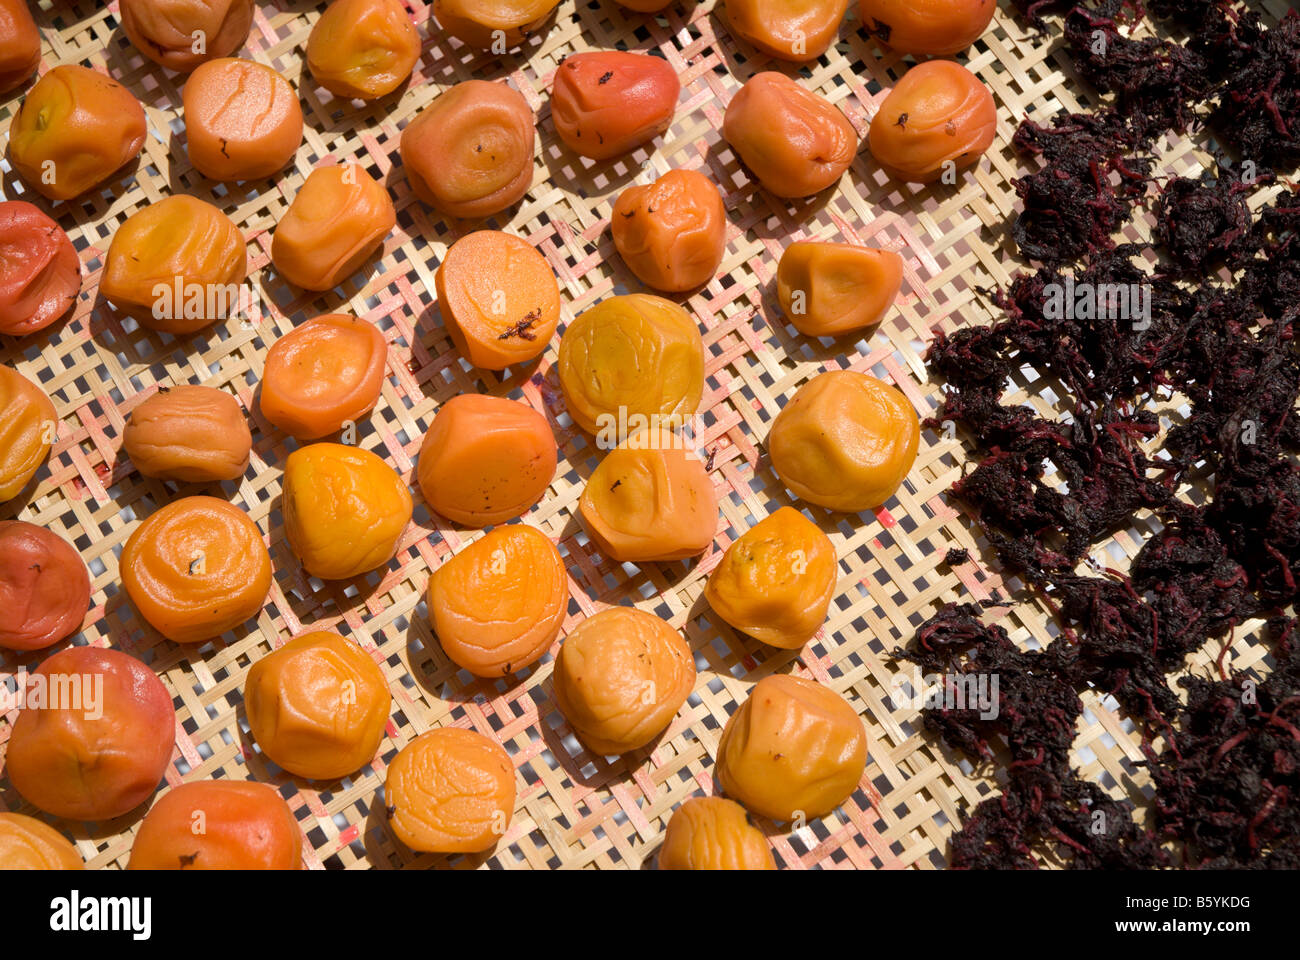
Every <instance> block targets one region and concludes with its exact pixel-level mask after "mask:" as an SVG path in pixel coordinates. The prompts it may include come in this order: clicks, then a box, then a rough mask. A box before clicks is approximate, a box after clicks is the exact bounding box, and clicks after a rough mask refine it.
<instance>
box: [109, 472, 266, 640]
mask: <svg viewBox="0 0 1300 960" xmlns="http://www.w3.org/2000/svg"><path fill="white" fill-rule="evenodd" d="M118 566H119V569H120V572H121V575H122V585H123V586H124V587H125V588H126V593H127V596H128V597H130V599H131V603H132V605H133V606H134V607H135V609H136V610H137V611H138V612H139V614H140V615H141V616H142V617H144V619H145V620H147V621H148V622H149V624H150V625H151V626H152V627H153V628H154V629H155V630H157V631H158V632H159V633H161V634H162V635H163V636H164V637H166V638H167V639H168V640H171V641H173V642H174V643H202V642H203V641H205V640H211V639H212V638H213V637H219V636H221V634H223V633H225V632H226V631H227V630H233V629H234V628H235V627H237V626H239V625H240V624H242V623H245V622H246V621H248V620H251V619H253V617H255V616H257V614H258V613H259V612H260V611H261V609H262V606H263V604H265V603H266V597H267V594H269V593H270V592H271V555H270V553H268V552H267V549H266V543H265V542H264V541H263V540H262V532H261V531H260V530H258V529H257V524H255V523H254V522H253V521H252V520H250V519H249V517H248V514H246V513H245V512H244V511H243V510H241V509H240V508H239V507H237V506H235V505H234V504H232V503H229V502H228V501H225V500H218V499H217V498H216V497H182V498H181V499H179V500H175V501H173V502H171V503H169V504H167V505H166V506H164V507H161V508H159V509H158V510H155V511H154V512H153V513H151V514H150V515H149V516H148V518H146V519H145V521H144V522H143V523H142V524H140V526H138V527H136V528H135V530H134V531H132V533H131V536H130V537H128V538H127V541H126V546H125V547H123V548H122V559H121V562H120V563H119V565H118Z"/></svg>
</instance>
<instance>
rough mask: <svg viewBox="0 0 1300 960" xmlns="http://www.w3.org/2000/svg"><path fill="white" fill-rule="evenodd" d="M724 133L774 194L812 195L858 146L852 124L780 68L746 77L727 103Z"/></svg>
mask: <svg viewBox="0 0 1300 960" xmlns="http://www.w3.org/2000/svg"><path fill="white" fill-rule="evenodd" d="M722 135H723V136H724V137H725V138H726V140H727V142H728V143H729V144H731V148H732V149H733V150H735V151H736V156H738V157H739V158H740V160H741V161H742V162H743V163H744V164H745V166H746V167H748V168H749V172H750V173H751V174H753V176H754V178H755V179H756V180H758V182H759V183H761V184H762V185H763V186H764V188H766V189H767V190H768V191H770V192H771V193H773V194H775V195H776V196H778V197H787V198H793V197H811V196H812V195H813V194H815V193H820V192H821V191H822V190H825V189H826V188H827V187H829V186H831V185H832V184H834V183H836V182H837V181H838V180H839V179H840V176H841V175H842V174H843V173H844V171H845V170H847V169H848V168H849V164H851V163H852V162H853V157H854V156H855V155H856V154H857V151H858V133H857V131H856V130H854V129H853V124H851V123H849V121H848V118H846V117H845V116H844V114H842V113H840V111H839V110H838V109H837V108H836V107H835V105H834V104H832V103H831V102H830V101H828V100H825V99H823V98H822V97H819V96H818V95H817V94H815V93H813V92H812V91H811V90H807V89H805V88H804V87H802V86H800V85H799V84H798V83H796V82H795V81H794V80H791V79H790V78H789V77H787V76H786V75H785V74H783V73H772V72H768V73H758V74H755V75H754V76H752V77H750V79H749V80H748V81H747V82H746V83H745V85H744V86H743V87H741V88H740V90H739V91H737V93H736V95H735V96H734V97H732V98H731V102H730V103H728V104H727V112H726V114H725V115H724V116H723V120H722Z"/></svg>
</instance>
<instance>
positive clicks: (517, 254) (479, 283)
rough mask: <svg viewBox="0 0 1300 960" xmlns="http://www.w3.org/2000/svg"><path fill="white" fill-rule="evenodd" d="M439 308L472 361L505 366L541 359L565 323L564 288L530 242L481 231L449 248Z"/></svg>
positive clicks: (438, 276)
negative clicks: (557, 330) (561, 308)
mask: <svg viewBox="0 0 1300 960" xmlns="http://www.w3.org/2000/svg"><path fill="white" fill-rule="evenodd" d="M434 281H435V284H436V286H437V289H438V309H439V310H441V311H442V322H443V323H444V324H445V325H446V327H447V332H448V333H449V334H451V339H452V340H453V341H455V343H456V347H457V349H458V350H460V352H461V354H462V355H463V356H464V357H465V359H467V360H468V361H469V362H470V363H472V364H474V366H476V367H483V368H484V369H486V370H504V369H505V368H506V367H509V366H511V365H513V364H517V363H527V362H528V361H529V360H532V359H533V358H535V357H537V356H538V355H539V354H540V353H542V351H544V350H545V349H546V347H547V344H549V343H550V341H551V337H553V336H554V335H555V328H556V326H557V325H558V324H559V322H560V287H559V284H558V283H556V280H555V274H554V273H553V272H552V271H551V267H550V264H548V263H547V262H546V258H545V257H543V256H542V255H541V254H540V253H538V252H537V249H536V248H535V247H533V245H532V244H530V243H528V242H527V241H526V240H521V239H519V238H518V237H516V236H512V235H511V234H508V233H502V232H500V231H499V230H478V231H475V232H474V233H470V234H467V235H465V236H463V237H461V238H460V239H459V240H457V241H456V242H455V243H453V244H452V245H451V247H450V248H449V249H448V250H447V255H446V256H445V257H443V259H442V263H441V264H440V265H439V267H438V271H437V273H435V274H434Z"/></svg>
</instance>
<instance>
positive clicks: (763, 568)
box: [704, 507, 838, 650]
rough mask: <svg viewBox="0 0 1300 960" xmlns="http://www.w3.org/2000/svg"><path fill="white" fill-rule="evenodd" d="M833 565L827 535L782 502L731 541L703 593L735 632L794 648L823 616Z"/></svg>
mask: <svg viewBox="0 0 1300 960" xmlns="http://www.w3.org/2000/svg"><path fill="white" fill-rule="evenodd" d="M837 566H838V564H837V561H836V557H835V547H834V546H832V545H831V541H830V538H829V537H827V536H826V534H824V533H822V531H821V529H820V528H819V527H818V526H817V525H816V524H815V523H813V522H812V521H811V520H809V519H808V518H807V517H805V516H804V515H803V514H802V513H800V512H799V511H798V510H796V509H794V508H793V507H782V508H781V509H779V510H777V511H776V512H775V513H773V514H771V515H770V516H768V517H765V518H763V519H762V520H760V521H759V522H758V523H756V524H754V526H752V527H750V528H749V529H748V530H746V531H745V532H744V533H743V534H741V535H740V537H738V538H737V539H736V540H734V541H732V544H731V546H729V547H728V548H727V552H726V553H724V554H723V555H722V560H721V561H720V562H719V563H718V565H717V566H716V567H714V568H713V572H712V573H711V574H710V575H709V580H708V583H707V584H706V585H705V588H704V595H705V597H706V598H708V601H709V606H711V607H712V608H713V610H714V612H716V613H717V614H718V616H720V617H721V618H722V619H723V620H725V621H726V622H727V623H729V624H731V625H732V626H733V627H735V628H736V629H737V630H739V631H740V632H741V633H745V634H748V635H749V636H751V637H754V638H756V639H758V640H762V641H763V642H764V643H766V644H770V645H771V646H774V647H782V648H784V649H787V650H797V649H799V648H800V647H802V646H803V645H804V644H805V643H807V642H808V641H809V640H811V639H812V638H813V636H814V635H815V634H816V633H817V631H818V629H819V628H820V627H821V625H822V623H823V621H825V619H826V611H827V609H829V607H830V603H831V597H832V596H834V594H835V581H836V572H837Z"/></svg>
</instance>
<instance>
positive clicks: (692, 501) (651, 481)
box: [578, 431, 718, 563]
mask: <svg viewBox="0 0 1300 960" xmlns="http://www.w3.org/2000/svg"><path fill="white" fill-rule="evenodd" d="M683 442H684V441H683V439H682V438H681V437H679V436H677V435H675V434H673V433H671V432H669V431H642V432H640V433H636V434H633V435H632V436H631V437H629V438H628V439H627V440H625V441H624V442H623V443H622V444H621V445H619V446H618V447H616V448H615V449H614V450H611V451H610V452H609V453H608V454H606V456H605V459H604V460H602V461H601V462H600V464H599V465H598V466H597V467H596V469H595V470H593V471H592V472H591V476H590V477H589V478H588V479H587V485H586V487H585V488H583V491H582V498H581V499H580V500H579V502H578V509H579V512H580V513H581V515H582V520H583V524H584V525H585V526H586V528H587V532H588V533H589V534H590V535H591V538H592V540H593V541H594V542H595V544H596V546H597V547H599V548H600V552H601V553H603V554H604V555H605V556H606V557H609V558H610V559H612V560H617V561H618V562H620V563H639V562H645V561H653V560H661V561H668V560H682V559H685V558H686V557H693V556H695V555H697V554H699V553H703V552H704V551H705V550H706V549H708V547H709V544H711V543H712V542H713V534H714V532H715V531H716V530H717V526H718V500H717V495H716V494H715V493H714V490H713V483H712V482H711V481H710V480H709V474H708V471H707V470H705V469H704V464H703V462H702V461H701V460H700V458H699V457H698V456H696V455H695V453H694V452H692V451H689V450H686V449H684V448H683Z"/></svg>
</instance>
